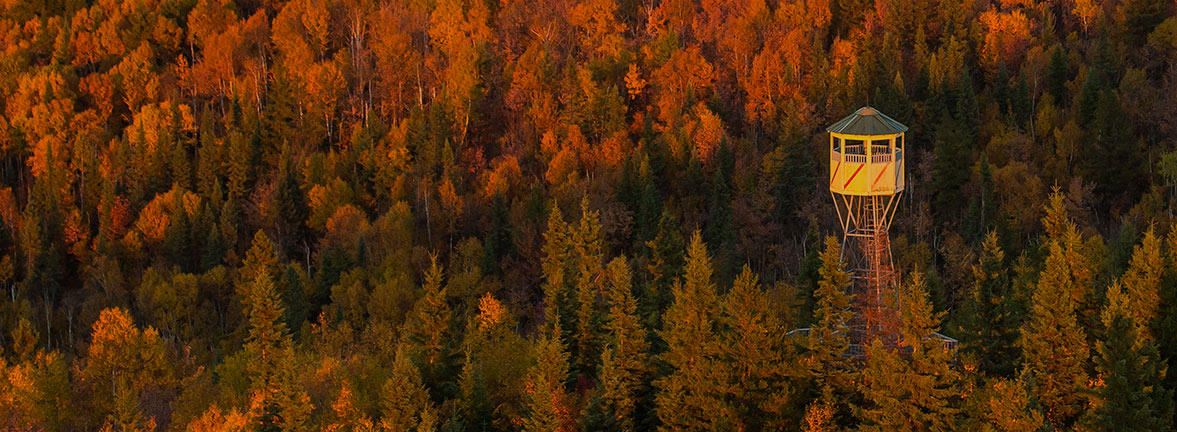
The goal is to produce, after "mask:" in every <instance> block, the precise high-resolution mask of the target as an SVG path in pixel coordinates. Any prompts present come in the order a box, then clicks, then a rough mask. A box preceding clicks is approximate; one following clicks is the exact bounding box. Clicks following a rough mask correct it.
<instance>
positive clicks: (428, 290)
mask: <svg viewBox="0 0 1177 432" xmlns="http://www.w3.org/2000/svg"><path fill="white" fill-rule="evenodd" d="M423 291H424V293H423V294H422V295H421V298H420V299H418V300H417V303H416V304H415V305H414V306H413V309H412V310H410V311H409V315H408V317H406V319H405V324H404V327H403V329H402V332H401V338H402V342H403V343H404V344H405V347H404V349H405V351H406V353H405V354H406V356H407V357H408V358H409V359H411V360H412V361H413V362H414V363H415V364H416V365H417V366H416V367H418V368H420V370H421V374H422V375H423V376H424V378H425V380H426V382H428V383H430V384H432V385H434V386H438V385H439V384H442V383H445V382H448V381H449V380H451V379H453V377H452V375H450V374H451V373H452V372H451V367H452V365H453V358H452V353H453V347H452V344H451V343H450V342H449V341H450V339H451V338H452V330H451V320H452V314H453V313H452V312H451V310H450V306H449V304H448V303H446V289H445V288H444V287H443V286H442V268H441V266H440V265H439V264H438V263H437V258H436V257H433V258H432V259H431V262H430V265H429V270H428V271H426V272H425V285H424V287H423ZM434 388H436V387H434Z"/></svg>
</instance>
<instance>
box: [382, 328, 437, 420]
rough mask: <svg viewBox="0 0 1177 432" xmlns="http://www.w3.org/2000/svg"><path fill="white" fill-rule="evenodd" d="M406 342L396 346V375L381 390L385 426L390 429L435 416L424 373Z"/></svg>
mask: <svg viewBox="0 0 1177 432" xmlns="http://www.w3.org/2000/svg"><path fill="white" fill-rule="evenodd" d="M409 357H410V355H409V353H408V350H407V349H405V348H404V347H403V346H401V347H398V348H397V350H396V360H395V361H394V362H393V364H392V375H391V376H389V378H388V381H385V383H384V387H383V388H382V389H381V393H380V412H381V417H382V418H381V426H382V427H383V428H384V429H385V430H389V431H410V430H414V428H417V427H419V426H422V425H423V424H424V423H425V422H427V421H428V419H429V417H431V416H435V415H436V414H434V408H433V404H432V403H431V402H430V398H429V392H428V391H427V390H426V389H425V384H424V383H423V382H422V380H421V374H420V373H419V372H418V370H417V367H416V366H414V365H413V362H412V361H411V360H410V358H409Z"/></svg>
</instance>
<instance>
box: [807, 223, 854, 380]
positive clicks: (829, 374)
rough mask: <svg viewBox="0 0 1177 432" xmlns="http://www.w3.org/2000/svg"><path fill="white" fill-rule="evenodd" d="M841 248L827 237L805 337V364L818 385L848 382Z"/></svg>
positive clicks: (847, 320) (847, 311)
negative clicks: (811, 322) (845, 355)
mask: <svg viewBox="0 0 1177 432" xmlns="http://www.w3.org/2000/svg"><path fill="white" fill-rule="evenodd" d="M841 251H842V248H841V246H839V245H838V241H837V240H836V239H834V237H826V241H825V250H824V251H823V252H822V253H821V269H820V270H819V271H818V273H819V274H820V275H821V281H820V282H818V288H817V293H816V294H815V297H817V308H816V309H815V310H814V311H813V326H812V327H811V328H810V331H809V340H808V341H807V342H808V343H807V351H808V353H807V354H808V358H807V359H806V360H805V364H806V365H807V366H808V367H809V369H810V370H809V373H810V374H811V376H812V377H813V378H814V379H815V380H816V382H817V384H818V385H819V386H820V387H827V388H830V389H838V388H842V387H844V386H845V385H846V384H847V383H846V382H845V381H846V378H847V376H846V374H845V371H846V370H847V363H846V359H845V357H843V355H844V354H846V352H847V350H848V349H849V347H850V339H849V334H848V332H849V329H850V319H851V318H852V317H853V311H851V310H850V301H851V296H850V293H849V289H850V273H849V272H847V271H846V270H845V269H844V267H843V266H842V261H841V254H842V252H841Z"/></svg>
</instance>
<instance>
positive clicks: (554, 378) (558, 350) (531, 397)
mask: <svg viewBox="0 0 1177 432" xmlns="http://www.w3.org/2000/svg"><path fill="white" fill-rule="evenodd" d="M559 330H560V329H559V326H555V327H553V329H552V331H549V332H545V333H544V334H543V336H541V337H540V339H539V340H538V341H536V343H535V364H534V365H532V367H531V369H530V370H529V371H528V373H527V382H526V383H525V384H524V386H525V390H524V391H525V399H526V401H525V408H524V410H525V415H524V418H523V430H524V431H526V432H555V431H563V430H569V428H570V427H571V424H572V419H571V417H570V409H571V405H572V399H571V398H570V397H569V395H568V394H567V392H566V391H565V390H564V381H565V380H566V379H567V378H568V352H566V351H565V350H564V344H563V343H561V342H560V331H559Z"/></svg>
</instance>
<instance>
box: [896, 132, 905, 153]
mask: <svg viewBox="0 0 1177 432" xmlns="http://www.w3.org/2000/svg"><path fill="white" fill-rule="evenodd" d="M895 148H897V149H899V150H903V134H899V136H897V137H895Z"/></svg>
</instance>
